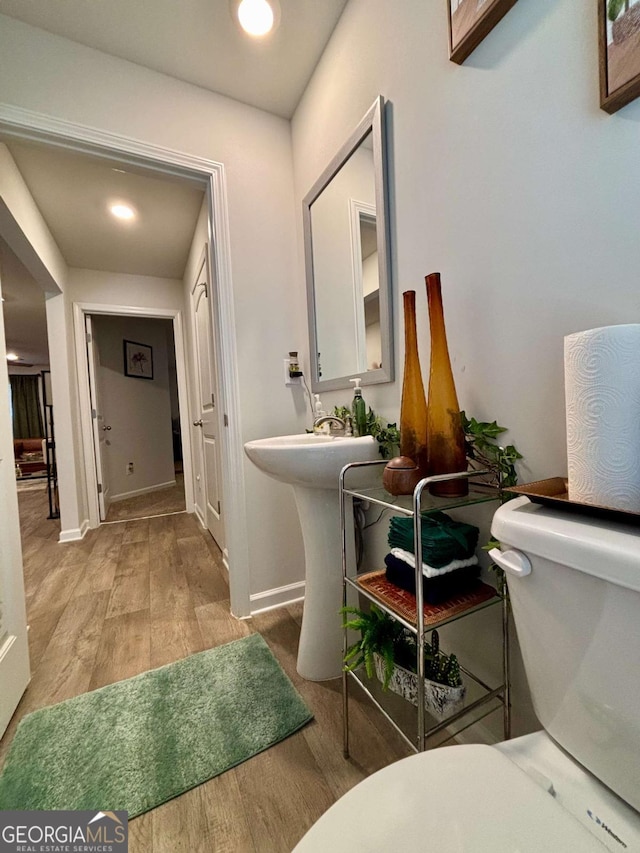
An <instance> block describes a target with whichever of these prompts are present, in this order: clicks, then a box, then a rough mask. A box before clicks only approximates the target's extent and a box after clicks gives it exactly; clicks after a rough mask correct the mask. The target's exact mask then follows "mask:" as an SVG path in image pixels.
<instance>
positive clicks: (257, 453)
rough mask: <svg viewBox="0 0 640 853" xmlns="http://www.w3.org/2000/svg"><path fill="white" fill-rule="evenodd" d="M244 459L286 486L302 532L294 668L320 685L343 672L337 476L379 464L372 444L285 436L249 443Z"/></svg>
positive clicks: (371, 441)
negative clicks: (358, 465) (352, 467)
mask: <svg viewBox="0 0 640 853" xmlns="http://www.w3.org/2000/svg"><path fill="white" fill-rule="evenodd" d="M244 449H245V452H246V454H247V456H248V457H249V459H251V461H252V462H253V463H254V465H257V467H258V468H260V470H261V471H264V473H265V474H268V475H269V476H270V477H273V479H274V480H280V482H282V483H289V484H290V485H292V486H293V491H294V494H295V498H296V505H297V507H298V515H299V517H300V526H301V527H302V538H303V540H304V555H305V599H304V611H303V616H302V630H301V632H300V646H299V649H298V665H297V669H298V672H299V673H300V675H301V676H302V677H303V678H307V679H309V680H310V681H324V680H325V679H327V678H337V677H338V676H339V675H340V673H341V671H342V631H341V627H340V626H341V621H342V620H341V617H340V614H339V610H340V607H341V605H342V557H341V553H342V552H341V543H340V507H339V495H338V476H339V474H340V471H341V470H342V468H343V467H344V466H345V465H347V464H348V463H349V462H366V461H368V460H373V459H378V458H379V455H378V444H377V442H376V440H375V439H374V438H373V437H372V436H370V435H366V436H363V437H361V438H339V437H334V436H328V435H327V436H325V435H312V434H304V435H284V436H279V437H277V438H263V439H259V440H257V441H248V442H247V443H246V444H245V446H244Z"/></svg>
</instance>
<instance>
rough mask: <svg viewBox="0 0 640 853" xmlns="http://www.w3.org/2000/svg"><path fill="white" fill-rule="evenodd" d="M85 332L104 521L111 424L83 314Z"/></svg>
mask: <svg viewBox="0 0 640 853" xmlns="http://www.w3.org/2000/svg"><path fill="white" fill-rule="evenodd" d="M84 322H85V331H86V333H87V334H86V339H87V360H88V363H89V392H90V396H91V419H92V424H93V447H94V456H95V460H96V477H97V480H98V505H99V507H100V521H106V518H107V513H108V512H109V504H110V503H111V500H110V491H109V477H108V470H109V469H108V466H107V452H108V445H109V432H110V431H111V424H109V423H107V422H106V420H105V417H104V413H103V412H102V408H101V402H100V398H101V394H100V363H99V359H98V344H97V341H96V327H95V325H94V324H92V322H91V316H90V315H89V314H85V318H84Z"/></svg>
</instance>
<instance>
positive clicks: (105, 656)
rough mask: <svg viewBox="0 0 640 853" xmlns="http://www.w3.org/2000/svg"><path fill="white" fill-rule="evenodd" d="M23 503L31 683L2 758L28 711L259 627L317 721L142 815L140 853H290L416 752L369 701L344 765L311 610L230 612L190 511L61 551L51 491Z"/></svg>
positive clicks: (209, 542) (212, 548) (212, 551)
mask: <svg viewBox="0 0 640 853" xmlns="http://www.w3.org/2000/svg"><path fill="white" fill-rule="evenodd" d="M19 501H20V511H21V520H22V528H23V548H24V563H25V587H26V593H27V608H28V618H29V623H30V633H29V642H30V648H31V662H32V681H31V684H30V686H29V688H28V690H27V692H26V693H25V696H24V697H23V700H22V702H21V704H20V706H19V708H18V710H17V712H16V714H15V715H14V719H13V720H12V722H11V724H10V727H9V729H8V731H7V733H6V734H5V736H4V738H3V739H2V741H0V762H2V761H3V760H4V756H5V755H6V750H7V748H8V746H9V743H10V741H11V739H12V737H13V735H14V732H15V729H16V726H17V723H18V721H19V719H20V718H21V717H22V716H24V714H26V713H28V712H30V711H33V710H35V709H36V708H39V707H42V706H44V705H49V704H52V703H54V702H59V701H61V700H63V699H68V698H70V697H72V696H76V695H78V694H80V693H84V692H86V691H88V690H93V689H95V688H97V687H102V686H103V685H105V684H109V683H112V682H114V681H118V680H120V679H123V678H127V677H129V676H132V675H136V674H137V673H140V672H144V671H145V670H148V669H150V668H151V667H156V666H161V665H163V664H166V663H169V662H171V661H174V660H179V659H180V658H183V657H185V656H187V655H190V654H193V653H195V652H199V651H202V650H203V649H206V648H210V647H212V646H217V645H221V644H222V643H226V642H229V641H231V640H234V639H238V638H240V637H242V636H245V635H246V634H248V633H250V632H252V631H259V632H260V633H261V634H262V635H263V636H264V638H265V639H266V641H267V642H268V643H269V645H270V647H271V649H272V651H273V652H274V654H275V655H276V657H277V658H278V660H279V661H280V663H281V664H282V666H283V668H284V669H285V671H286V672H287V674H288V675H289V677H290V678H291V679H292V681H293V683H294V684H295V686H296V687H297V689H298V690H299V691H300V693H301V695H302V696H303V697H304V699H305V701H306V702H307V704H308V706H309V707H310V708H311V710H312V711H313V713H314V715H315V719H314V720H313V722H311V723H310V724H309V725H308V726H306V727H305V728H304V729H303V730H301V731H300V732H297V733H296V734H294V735H293V736H292V737H290V738H287V739H286V740H285V741H283V742H282V743H279V744H277V745H276V746H274V747H272V748H271V749H269V750H267V751H266V752H264V753H262V754H261V755H258V756H256V757H254V758H252V759H250V760H249V761H247V762H245V763H244V764H241V765H240V766H239V767H236V768H234V769H233V770H229V771H228V772H226V773H223V774H222V775H221V776H218V777H217V778H216V779H212V780H211V781H209V782H207V783H205V784H204V785H200V786H199V787H197V788H194V789H193V790H192V791H189V792H188V793H186V794H183V795H182V796H180V797H177V798H176V799H175V800H172V801H171V802H169V803H165V804H164V805H162V806H160V807H158V808H156V809H154V810H153V811H151V812H148V813H147V814H144V815H141V816H140V817H139V818H136V819H135V820H133V821H132V822H131V824H130V847H129V849H130V851H131V853H180V851H185V853H187V851H188V853H200V851H202V853H205V851H207V853H208V852H209V851H216V853H217V851H225V853H231V851H242V853H244V852H245V851H247V853H249V852H250V851H258V853H272V851H273V853H280V851H283V853H286V851H291V850H292V848H293V847H294V846H295V844H296V843H297V842H298V841H299V839H300V838H301V837H302V835H304V833H305V832H306V830H307V829H308V828H309V827H310V826H311V825H312V824H313V823H314V822H315V821H316V820H317V819H318V818H319V817H320V815H321V814H322V813H323V812H324V811H325V810H326V809H327V808H328V807H329V806H330V805H331V804H332V803H333V802H334V801H335V800H336V799H337V798H338V797H340V796H341V795H342V794H344V793H345V792H346V791H348V790H349V789H350V788H351V787H352V786H353V785H355V784H356V783H357V782H359V781H360V780H361V779H363V778H364V777H365V776H367V775H368V774H370V773H372V772H374V771H375V770H378V769H380V768H381V767H384V766H385V765H387V764H389V763H391V762H392V761H395V760H397V759H398V758H400V757H403V756H404V755H406V754H407V753H408V750H407V748H406V746H405V745H404V744H403V743H402V742H401V741H400V739H399V738H398V736H397V735H396V734H395V733H394V732H393V730H392V729H391V727H390V726H389V725H388V724H387V723H386V722H385V721H384V719H382V717H381V716H379V715H378V713H377V712H376V711H374V710H373V709H372V708H370V706H369V705H368V703H367V702H366V701H363V702H362V703H360V702H354V703H352V706H351V721H352V727H351V729H352V756H353V757H352V758H351V759H350V760H348V761H346V760H345V759H344V758H343V756H342V710H341V709H342V705H341V696H340V683H339V680H335V681H328V682H323V683H314V682H308V681H304V680H303V679H301V678H300V676H299V675H298V674H297V672H296V669H295V660H296V651H297V644H298V636H299V631H300V624H299V623H300V616H301V608H300V607H299V606H294V607H291V608H284V609H280V610H277V611H271V612H269V613H266V614H263V615H261V616H258V617H254V618H253V619H252V620H249V621H238V620H236V619H234V618H233V617H231V615H230V613H229V600H228V599H229V589H228V583H227V578H226V577H225V574H226V571H225V569H224V567H223V566H222V562H221V559H220V552H219V550H218V548H217V546H216V545H215V543H214V541H213V539H211V537H210V536H209V535H208V534H207V533H205V532H204V531H203V530H202V529H201V528H200V526H199V525H198V524H197V522H196V521H195V520H194V518H193V516H189V515H186V514H181V515H172V516H165V517H159V518H152V519H147V520H144V521H130V522H125V523H123V524H110V525H104V526H102V527H101V528H100V529H99V530H94V531H90V532H89V533H88V534H87V536H86V537H85V539H84V540H83V541H82V542H78V543H71V544H67V545H59V544H57V541H56V539H57V535H58V527H57V524H58V523H57V522H55V521H48V520H47V518H46V515H47V509H46V493H40V492H24V493H22V494H20V495H19ZM106 805H107V806H108V804H106Z"/></svg>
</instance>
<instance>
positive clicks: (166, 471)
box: [92, 314, 175, 500]
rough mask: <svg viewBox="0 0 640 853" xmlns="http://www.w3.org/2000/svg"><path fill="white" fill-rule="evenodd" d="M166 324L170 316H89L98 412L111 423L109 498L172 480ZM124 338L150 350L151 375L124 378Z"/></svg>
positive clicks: (107, 459)
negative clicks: (130, 467)
mask: <svg viewBox="0 0 640 853" xmlns="http://www.w3.org/2000/svg"><path fill="white" fill-rule="evenodd" d="M171 325H172V322H171V320H152V319H146V318H138V317H105V316H100V315H99V314H96V315H94V316H93V318H92V328H93V329H95V337H96V341H97V344H98V361H99V367H98V370H99V374H100V375H99V377H97V382H98V387H99V388H100V396H99V400H98V403H99V411H100V414H101V415H102V416H103V418H104V422H105V424H108V425H109V426H110V427H111V430H110V431H109V435H108V438H107V446H106V447H105V452H104V460H105V463H106V466H107V474H108V480H107V482H108V483H109V489H110V495H111V500H118V499H122V498H125V497H129V496H130V495H131V494H132V493H134V494H142V493H143V492H144V491H151V490H153V489H155V488H158V487H160V486H166V485H167V484H171V483H173V482H175V474H174V467H173V447H172V436H171V398H170V391H169V356H168V351H167V326H169V327H171ZM124 340H129V341H135V342H136V343H143V344H145V345H146V346H150V347H152V348H153V352H152V356H153V379H140V378H137V377H132V376H125V374H124V362H123V341H124ZM130 462H133V466H134V470H133V473H131V474H130V473H128V471H127V466H128V464H129V463H130Z"/></svg>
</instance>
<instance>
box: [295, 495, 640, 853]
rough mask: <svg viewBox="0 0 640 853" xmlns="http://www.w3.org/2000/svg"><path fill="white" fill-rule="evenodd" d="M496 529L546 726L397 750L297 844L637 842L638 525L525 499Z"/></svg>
mask: <svg viewBox="0 0 640 853" xmlns="http://www.w3.org/2000/svg"><path fill="white" fill-rule="evenodd" d="M492 533H493V535H494V536H495V537H496V538H497V539H499V541H500V542H501V548H502V550H503V552H508V553H505V554H504V559H502V557H501V556H500V555H497V559H498V561H501V560H502V565H503V567H504V568H505V571H506V576H507V583H508V585H509V592H510V596H511V602H512V607H513V613H514V621H515V624H516V629H517V632H518V639H519V642H520V647H521V650H522V656H523V660H524V664H525V669H526V672H527V678H528V680H529V686H530V688H531V695H532V700H533V704H534V709H535V711H536V714H537V716H538V719H539V720H540V722H541V724H542V725H543V726H544V729H545V730H544V731H541V732H537V733H535V734H532V735H526V736H524V737H521V738H517V739H515V740H512V741H505V742H504V743H500V744H497V745H495V746H485V745H467V746H450V747H441V748H439V749H434V750H431V751H428V752H424V753H421V754H418V755H414V756H411V757H410V758H405V759H403V760H402V761H398V762H396V763H394V764H392V765H390V766H389V767H386V768H384V769H383V770H380V771H378V772H377V773H374V774H373V775H372V776H370V777H369V778H367V779H365V780H364V781H362V782H360V783H359V784H358V785H356V786H355V788H353V789H352V790H351V791H349V792H348V793H347V794H345V795H344V796H343V797H342V798H341V799H340V800H339V801H338V802H337V803H335V804H334V805H333V806H332V807H331V808H330V809H329V810H328V811H327V812H326V813H325V814H324V815H323V816H322V817H321V818H320V819H319V820H318V821H317V823H316V824H315V825H314V826H313V827H312V828H311V829H310V830H309V832H308V833H307V834H306V835H305V836H304V838H303V839H302V841H301V842H300V843H299V844H298V846H297V847H296V848H295V851H296V853H314V852H315V851H318V853H319V852H320V851H322V853H326V851H331V853H341V851H345V853H346V851H350V853H360V851H361V852H362V853H376V851H380V853H382V851H385V853H386V851H395V850H402V851H405V850H407V851H413V850H415V851H433V852H434V853H454V851H455V853H460V851H473V853H484V851H487V853H507V851H509V853H555V851H557V853H574V851H575V853H590V851H601V853H602V851H603V850H611V851H623V850H628V851H638V853H640V813H639V811H638V809H640V713H639V712H638V708H640V676H639V674H638V669H637V660H638V659H639V656H640V630H638V627H637V625H638V623H639V622H640V531H639V530H638V529H637V528H633V527H631V526H627V525H625V524H620V523H614V522H607V521H603V520H596V519H592V518H587V517H586V516H585V517H580V516H575V515H571V514H568V513H560V512H558V511H556V510H554V509H548V508H545V507H541V506H539V505H535V504H532V503H530V502H529V500H528V499H527V498H518V499H516V500H513V501H510V502H508V503H507V504H505V505H503V506H502V507H500V508H499V509H498V511H497V512H496V514H495V516H494V521H493V525H492Z"/></svg>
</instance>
